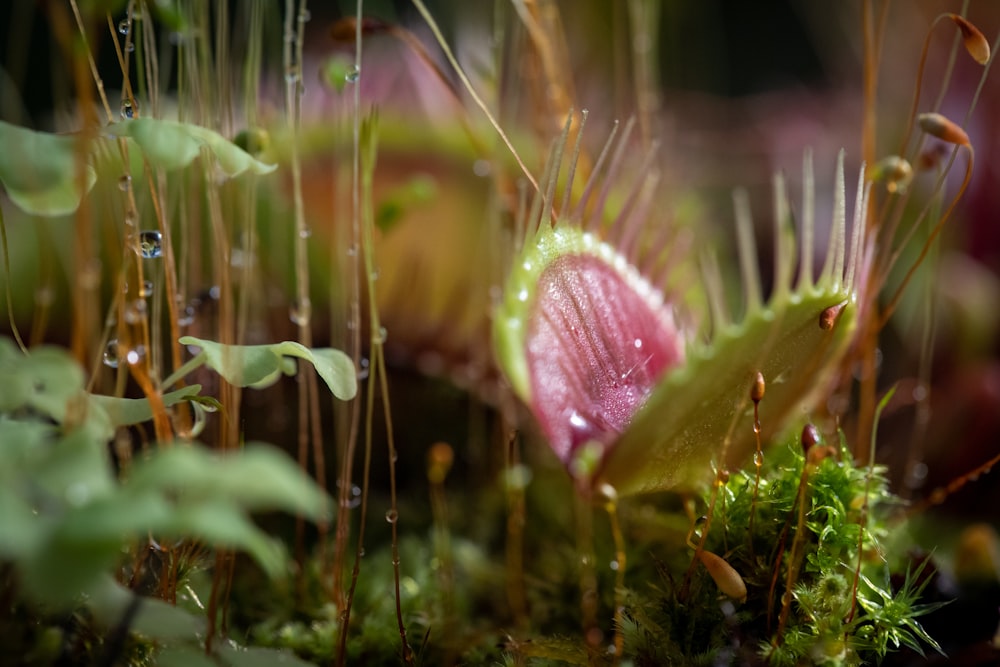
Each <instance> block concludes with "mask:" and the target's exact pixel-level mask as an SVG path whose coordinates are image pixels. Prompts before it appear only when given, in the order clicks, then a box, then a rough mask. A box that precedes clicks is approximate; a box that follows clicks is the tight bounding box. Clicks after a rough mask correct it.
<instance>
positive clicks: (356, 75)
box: [344, 66, 361, 83]
mask: <svg viewBox="0 0 1000 667" xmlns="http://www.w3.org/2000/svg"><path fill="white" fill-rule="evenodd" d="M360 78H361V70H360V69H359V68H358V67H357V66H355V67H352V68H351V69H350V70H349V71H348V72H347V74H345V75H344V81H346V82H347V83H357V81H358V79H360Z"/></svg>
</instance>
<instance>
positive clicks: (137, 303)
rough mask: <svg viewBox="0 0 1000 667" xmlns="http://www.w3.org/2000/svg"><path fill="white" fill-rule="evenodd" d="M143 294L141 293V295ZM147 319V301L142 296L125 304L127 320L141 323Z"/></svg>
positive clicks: (130, 322)
mask: <svg viewBox="0 0 1000 667" xmlns="http://www.w3.org/2000/svg"><path fill="white" fill-rule="evenodd" d="M140 296H141V295H140ZM145 319H146V302H145V300H143V299H142V298H139V299H135V300H134V301H130V302H129V303H127V304H125V322H126V323H128V324H139V323H141V322H142V321H143V320H145Z"/></svg>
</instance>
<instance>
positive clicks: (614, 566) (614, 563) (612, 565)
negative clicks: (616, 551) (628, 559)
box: [609, 560, 620, 572]
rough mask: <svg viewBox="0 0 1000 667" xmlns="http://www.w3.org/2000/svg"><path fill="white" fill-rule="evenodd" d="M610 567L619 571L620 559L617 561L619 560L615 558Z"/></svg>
mask: <svg viewBox="0 0 1000 667" xmlns="http://www.w3.org/2000/svg"><path fill="white" fill-rule="evenodd" d="M609 567H611V569H612V570H614V571H615V572H617V571H618V568H619V567H620V566H619V565H618V561H617V560H613V561H611V563H610V564H609Z"/></svg>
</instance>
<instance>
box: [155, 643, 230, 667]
mask: <svg viewBox="0 0 1000 667" xmlns="http://www.w3.org/2000/svg"><path fill="white" fill-rule="evenodd" d="M153 664H154V665H156V667H219V664H218V663H217V662H215V661H214V660H212V659H211V658H210V657H208V656H207V655H205V649H204V648H202V647H196V646H167V647H165V648H164V649H163V650H162V651H160V652H159V653H157V654H156V657H154V658H153Z"/></svg>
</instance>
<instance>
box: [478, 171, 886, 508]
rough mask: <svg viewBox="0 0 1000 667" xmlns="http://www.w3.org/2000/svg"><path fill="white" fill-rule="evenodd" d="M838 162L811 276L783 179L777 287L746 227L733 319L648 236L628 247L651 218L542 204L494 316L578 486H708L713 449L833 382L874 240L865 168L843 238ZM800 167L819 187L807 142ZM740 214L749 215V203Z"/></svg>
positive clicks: (621, 489) (503, 358) (768, 433)
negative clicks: (824, 247) (826, 227)
mask: <svg viewBox="0 0 1000 667" xmlns="http://www.w3.org/2000/svg"><path fill="white" fill-rule="evenodd" d="M557 160H558V156H557ZM843 171H844V166H843V155H841V157H840V158H839V159H838V163H837V180H836V183H835V186H834V200H835V206H834V219H833V221H832V224H831V235H830V239H829V244H828V251H827V255H826V259H825V261H824V263H823V265H822V268H821V269H820V271H819V273H818V275H816V276H814V275H813V272H812V268H811V262H810V261H808V260H807V259H806V258H807V257H811V256H812V253H813V248H812V247H811V246H809V247H802V248H801V249H800V251H799V252H798V253H797V252H796V248H795V240H794V233H793V232H792V224H791V216H790V210H791V205H790V203H789V202H788V198H787V195H786V193H785V187H784V181H783V179H782V178H781V177H780V176H779V177H776V179H775V195H774V196H775V237H776V239H777V241H776V251H777V255H776V260H775V264H776V269H775V286H774V288H773V291H772V294H771V296H770V298H769V299H768V300H767V301H766V302H762V301H761V300H760V296H759V295H760V285H759V278H758V277H757V275H756V252H755V250H754V248H753V247H751V244H750V243H749V242H748V241H747V239H749V238H750V237H751V234H750V233H749V232H748V231H747V230H746V229H743V230H741V233H740V235H739V238H740V239H741V244H742V245H741V249H740V258H741V263H742V268H743V276H744V299H745V308H744V313H743V315H742V317H741V318H739V319H738V320H737V321H735V322H733V323H729V322H728V321H727V320H726V318H725V317H724V316H723V315H719V313H725V312H727V311H728V306H727V305H726V304H725V303H719V301H718V300H719V297H718V296H717V295H713V294H712V293H711V291H710V294H709V304H707V306H706V305H705V304H701V303H685V302H683V301H681V300H679V298H678V296H677V295H676V294H671V293H670V292H667V291H665V288H664V284H663V283H661V284H655V283H652V282H651V281H650V279H649V277H648V275H647V274H644V272H643V271H641V270H640V269H639V268H637V267H638V266H640V265H641V259H642V258H641V250H642V249H641V248H640V249H635V248H636V246H631V249H630V248H626V249H625V250H624V251H622V250H620V246H621V245H622V241H623V240H624V239H628V238H630V237H631V236H633V235H634V234H635V230H634V229H631V228H630V226H631V225H639V224H647V225H656V222H655V221H653V220H642V221H636V220H634V219H629V218H628V217H627V215H620V216H619V217H618V219H617V220H616V221H615V222H613V223H612V225H611V227H610V228H609V230H608V231H607V232H605V233H603V234H602V233H601V231H599V229H595V228H597V227H599V225H595V224H593V223H592V222H589V221H588V220H585V219H584V214H583V211H584V210H585V207H586V206H587V205H588V202H587V200H586V199H584V200H583V201H581V203H580V204H579V205H578V207H577V210H576V211H575V212H574V213H572V214H570V215H569V216H566V217H563V218H559V219H555V218H554V217H553V216H552V214H551V213H550V212H549V210H548V209H549V207H548V206H546V205H544V204H543V205H542V206H541V207H539V213H538V215H537V216H536V217H535V218H533V219H530V220H529V221H528V233H527V235H526V238H525V242H524V246H523V250H522V251H521V253H520V254H519V255H518V257H517V258H516V259H515V260H514V263H513V268H512V270H511V275H510V277H509V278H508V283H507V288H506V292H505V296H504V299H503V301H502V303H501V304H500V307H499V308H498V311H497V313H496V315H495V319H494V334H495V340H496V347H497V354H498V359H499V361H500V364H501V366H502V367H503V369H504V370H505V372H506V374H507V377H508V378H509V380H510V383H511V385H512V387H513V389H514V391H515V392H516V393H517V394H518V395H519V396H520V397H521V399H522V400H524V401H525V402H526V403H527V404H528V406H529V407H530V408H531V410H532V412H533V413H534V414H535V416H536V418H537V419H538V421H539V423H540V424H541V426H542V429H543V431H544V432H545V434H546V436H547V437H548V440H549V443H550V445H551V447H552V448H553V450H554V452H555V453H556V455H557V456H558V457H559V459H560V460H561V461H562V462H563V464H564V465H565V466H566V467H567V468H568V469H569V471H570V473H571V474H572V475H573V476H574V478H575V479H576V480H577V483H578V485H579V486H580V487H581V488H582V489H583V490H587V489H591V488H596V486H597V485H599V484H609V485H610V486H611V487H613V488H615V489H616V490H617V492H618V493H621V494H629V493H639V492H650V491H659V490H665V489H669V488H674V487H677V486H686V485H691V484H697V480H699V479H702V478H703V476H704V474H705V471H707V470H708V467H709V463H710V462H711V461H713V460H715V461H720V462H736V463H739V462H742V461H743V460H744V459H745V458H746V457H747V455H748V454H749V452H750V451H751V448H752V447H753V446H754V442H755V441H756V437H757V436H759V435H760V434H759V433H757V434H755V432H754V428H753V425H754V424H755V423H757V424H760V423H763V424H765V425H766V426H765V429H766V430H765V431H764V433H763V438H764V439H765V440H766V439H770V438H771V437H772V436H773V435H774V434H775V433H776V432H778V431H779V430H780V429H781V428H782V427H783V425H784V423H785V421H786V419H787V418H788V417H789V416H791V415H794V414H795V413H796V410H801V411H807V410H809V409H811V407H812V405H813V402H814V401H816V400H817V399H818V398H820V397H821V396H822V395H823V391H824V390H826V389H827V388H828V387H829V385H830V382H831V381H832V380H833V379H834V377H835V375H836V373H837V371H838V370H839V367H840V364H841V362H842V361H843V358H844V355H845V353H846V351H847V349H848V345H849V344H850V341H851V336H852V333H853V331H854V328H855V323H856V313H857V307H856V300H857V295H858V291H859V286H860V285H861V284H862V281H863V280H864V278H865V272H864V267H863V260H864V257H865V255H866V253H868V252H870V251H869V250H868V248H867V246H866V244H865V243H864V242H863V231H862V230H863V227H864V225H863V222H862V221H863V220H864V217H865V215H866V212H867V198H868V188H869V186H868V184H867V183H866V182H865V180H864V178H863V175H862V176H861V177H859V180H858V187H857V191H856V193H857V194H856V198H855V202H854V207H853V211H854V220H853V234H852V236H851V239H850V243H848V237H847V231H846V230H847V220H846V217H847V207H846V194H845V185H844V176H843ZM803 172H804V181H805V183H806V185H805V191H804V193H803V198H804V199H805V200H807V201H811V200H812V196H813V194H812V187H813V186H812V164H811V159H809V158H808V156H807V159H806V161H805V164H804V166H803ZM862 174H863V170H862ZM613 176H614V175H613V174H612V175H610V176H608V178H613ZM592 188H593V183H589V184H588V185H587V187H586V188H585V192H590V191H591V190H592ZM543 201H544V200H543ZM598 208H599V207H598ZM591 215H594V216H599V215H601V213H596V214H591ZM738 224H739V225H740V226H741V227H744V228H746V227H747V226H748V225H750V224H751V222H750V220H749V218H748V217H747V216H746V215H745V214H743V213H741V214H740V215H739V216H738ZM801 224H802V230H801V237H802V239H803V243H805V242H806V241H807V240H808V241H811V240H812V239H813V237H814V231H813V225H814V224H815V223H814V214H813V212H812V211H805V212H804V215H803V217H802V223H801ZM667 231H668V230H663V231H662V233H663V234H666V233H667ZM653 243H654V244H655V243H656V241H653ZM797 254H800V255H801V257H802V258H803V259H802V263H801V268H800V272H799V274H798V277H797V280H796V279H795V276H794V267H795V264H796V255H797ZM677 270H680V269H679V268H676V267H668V273H669V272H672V271H677ZM678 313H683V316H682V317H678ZM712 313H715V317H714V318H713V317H712ZM691 322H693V324H692V323H691ZM705 322H710V323H711V326H710V327H708V326H705V325H704V323H705ZM706 329H707V330H708V332H709V333H708V335H707V338H706V339H701V338H700V336H699V332H704V331H705V330H706ZM758 376H761V377H763V378H765V379H766V381H767V400H765V401H755V402H754V407H755V408H757V410H752V409H751V406H750V402H751V398H752V393H751V391H750V389H751V387H752V386H755V385H756V381H757V380H756V379H757V377H758ZM758 410H759V411H758ZM755 413H756V414H755Z"/></svg>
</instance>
